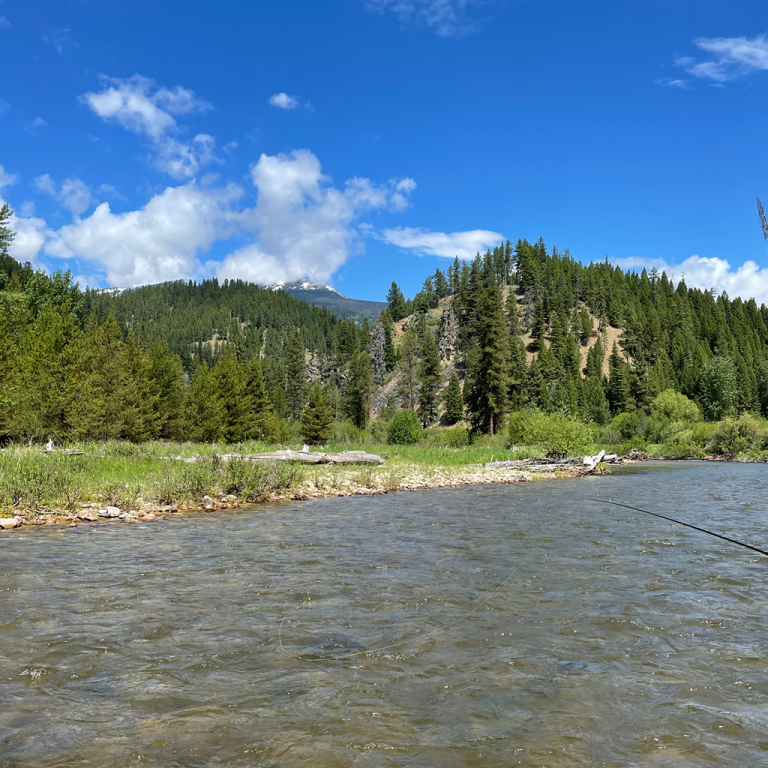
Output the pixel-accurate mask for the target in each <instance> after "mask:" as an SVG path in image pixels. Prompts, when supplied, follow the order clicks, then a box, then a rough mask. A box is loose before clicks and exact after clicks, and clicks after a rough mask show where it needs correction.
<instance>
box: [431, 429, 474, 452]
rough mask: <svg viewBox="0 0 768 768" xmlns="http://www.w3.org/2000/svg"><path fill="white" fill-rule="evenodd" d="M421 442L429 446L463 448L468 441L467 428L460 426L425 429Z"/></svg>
mask: <svg viewBox="0 0 768 768" xmlns="http://www.w3.org/2000/svg"><path fill="white" fill-rule="evenodd" d="M422 442H423V443H424V445H426V446H429V447H430V448H464V447H466V446H468V445H469V442H470V441H469V430H467V429H463V428H462V427H456V428H454V429H442V428H440V427H435V428H434V429H425V430H424V434H423V436H422Z"/></svg>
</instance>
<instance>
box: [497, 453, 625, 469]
mask: <svg viewBox="0 0 768 768" xmlns="http://www.w3.org/2000/svg"><path fill="white" fill-rule="evenodd" d="M617 458H618V456H617V455H616V454H615V453H613V454H610V455H607V456H606V454H605V451H601V452H600V453H599V454H598V455H597V456H584V457H583V458H581V457H574V456H571V457H568V458H565V459H548V458H546V457H544V458H539V459H518V460H517V461H492V462H490V463H489V464H486V465H485V466H486V467H490V468H499V469H501V468H508V469H520V470H523V471H525V472H552V471H554V470H557V469H574V468H579V469H581V470H582V473H583V474H589V473H591V472H594V471H595V469H596V468H597V465H598V464H599V463H600V462H604V463H606V464H611V463H613V462H614V461H616V459H617Z"/></svg>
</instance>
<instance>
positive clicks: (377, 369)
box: [365, 323, 387, 384]
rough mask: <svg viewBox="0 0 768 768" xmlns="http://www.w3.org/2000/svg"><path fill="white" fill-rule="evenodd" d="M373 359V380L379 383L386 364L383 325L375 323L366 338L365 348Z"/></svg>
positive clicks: (385, 371)
mask: <svg viewBox="0 0 768 768" xmlns="http://www.w3.org/2000/svg"><path fill="white" fill-rule="evenodd" d="M365 351H366V352H367V353H368V354H369V355H370V357H371V360H372V361H373V380H374V382H375V383H376V384H381V382H382V381H384V377H385V376H386V375H387V366H386V358H385V350H384V326H383V325H382V324H381V323H376V325H374V326H373V330H372V331H371V335H370V338H369V339H368V346H367V347H366V350H365Z"/></svg>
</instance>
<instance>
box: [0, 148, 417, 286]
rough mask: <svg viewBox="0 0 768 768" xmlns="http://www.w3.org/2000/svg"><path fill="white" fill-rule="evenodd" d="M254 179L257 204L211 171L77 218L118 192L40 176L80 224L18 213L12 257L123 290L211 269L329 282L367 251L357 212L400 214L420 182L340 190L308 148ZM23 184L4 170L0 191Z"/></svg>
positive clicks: (264, 279) (39, 182) (227, 274)
mask: <svg viewBox="0 0 768 768" xmlns="http://www.w3.org/2000/svg"><path fill="white" fill-rule="evenodd" d="M251 177H252V181H253V184H254V187H255V190H256V199H255V204H254V205H253V207H246V208H243V207H242V205H237V204H238V202H239V201H240V200H241V198H242V197H243V195H244V191H243V189H241V188H240V187H239V186H237V185H234V184H230V185H228V186H226V187H222V186H218V187H217V186H213V185H214V184H216V182H217V177H216V176H215V175H213V174H207V175H206V176H205V177H204V182H205V183H202V181H201V183H199V184H198V183H196V182H190V183H188V184H185V185H182V186H178V187H168V188H167V189H165V191H164V192H162V193H160V194H158V195H156V196H155V197H153V198H152V199H151V200H150V201H149V202H148V203H147V204H146V205H145V206H143V207H142V208H140V209H138V210H133V211H127V212H124V213H115V212H113V211H112V210H111V208H110V205H109V204H108V203H101V204H100V205H98V206H97V207H96V209H95V210H94V211H93V212H92V213H91V214H90V215H89V216H87V217H85V218H80V215H81V214H83V213H84V212H85V211H86V210H87V208H88V207H89V206H90V205H92V204H94V203H96V202H97V198H98V196H100V195H103V194H110V195H113V196H114V195H116V194H117V193H116V191H115V190H114V188H112V187H109V186H108V185H102V186H101V187H100V188H99V189H98V191H97V192H94V191H93V190H92V189H91V187H89V186H88V185H87V184H85V183H84V182H82V181H81V180H80V179H75V178H73V179H65V180H64V181H63V182H60V183H59V182H57V181H56V180H54V179H53V178H51V176H50V175H49V174H44V175H42V176H38V177H37V178H36V179H35V182H34V183H35V186H36V188H37V189H38V190H39V191H41V192H44V193H45V194H48V195H51V196H52V197H54V198H55V199H57V200H59V201H60V202H61V203H62V204H63V205H66V206H67V207H68V208H69V209H70V210H71V211H72V213H73V215H74V220H73V222H72V223H71V224H68V225H65V226H63V227H61V228H60V229H58V230H55V231H53V230H51V229H50V228H48V227H47V226H46V223H45V221H43V220H42V219H36V218H33V217H32V216H31V215H30V216H28V217H25V218H23V219H22V218H18V219H15V220H14V228H15V229H16V230H17V231H18V232H19V236H18V237H17V240H16V242H15V243H14V255H16V257H17V258H19V257H24V258H29V259H34V258H35V257H36V256H37V255H38V252H40V251H41V250H42V252H43V253H44V254H45V255H46V256H48V257H49V258H54V259H61V260H74V259H77V260H80V262H81V264H80V265H78V266H77V270H79V271H82V273H83V274H104V275H105V280H106V283H107V284H108V285H110V286H119V287H130V286H135V285H142V284H147V283H156V282H161V281H165V280H176V279H180V278H190V277H202V276H203V275H210V274H217V275H218V276H219V277H221V278H242V279H244V280H250V281H253V282H257V283H261V284H265V283H272V282H276V281H278V280H295V279H298V278H301V277H310V278H312V279H314V280H318V281H321V282H326V281H327V280H328V279H329V278H330V277H331V275H332V274H333V273H334V272H335V271H336V270H337V269H338V268H339V267H340V266H341V265H342V264H344V263H345V262H346V260H347V259H348V258H349V256H350V255H352V254H353V253H359V252H361V251H362V241H363V238H364V237H365V236H366V235H367V234H368V232H369V231H370V227H369V226H368V228H366V225H365V224H364V223H361V222H360V217H361V216H363V215H364V214H366V213H370V212H371V211H382V210H390V211H396V210H401V209H402V207H403V205H404V204H406V205H407V204H408V196H409V195H410V194H411V192H412V191H413V190H414V189H415V188H416V182H415V181H414V180H413V179H410V178H394V179H390V180H389V181H387V182H385V183H383V184H376V183H374V182H372V181H371V180H370V179H366V178H359V177H355V178H352V179H349V180H348V181H347V182H346V183H345V184H344V185H342V186H340V187H337V186H335V185H334V184H333V182H332V180H331V179H330V178H329V177H328V176H326V175H325V174H323V173H322V169H321V166H320V161H319V160H318V158H317V157H316V156H315V155H314V154H312V152H310V151H309V150H298V151H295V152H292V153H290V154H288V155H282V154H281V155H275V156H269V155H266V154H264V155H262V156H261V157H260V158H259V160H258V162H257V163H255V164H254V165H253V166H252V168H251ZM17 181H18V178H17V177H15V176H12V175H11V174H8V173H6V172H5V171H4V169H3V168H2V166H0V187H2V186H3V185H8V184H11V183H15V182H17ZM25 212H26V213H28V214H32V212H33V209H32V208H31V207H30V208H29V209H28V210H26V211H25ZM235 235H237V236H238V237H240V238H241V242H243V241H244V244H242V245H241V246H240V247H238V248H237V249H235V250H233V251H232V252H231V253H230V254H229V256H227V257H226V258H225V259H224V260H223V261H208V262H207V263H206V264H205V265H204V266H203V265H202V264H201V262H200V257H201V256H202V255H203V254H206V253H207V252H208V251H209V250H210V249H211V246H212V245H213V244H214V243H216V242H218V241H221V240H225V239H227V238H230V237H232V236H235ZM83 262H89V265H86V266H83ZM83 270H84V271H83ZM88 281H89V283H91V284H93V281H92V278H88Z"/></svg>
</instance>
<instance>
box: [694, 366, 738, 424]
mask: <svg viewBox="0 0 768 768" xmlns="http://www.w3.org/2000/svg"><path fill="white" fill-rule="evenodd" d="M701 401H702V404H703V405H704V413H705V414H706V417H707V420H708V421H719V420H720V419H722V418H723V416H730V415H732V414H733V413H734V412H735V410H736V406H737V404H738V401H739V390H738V383H737V380H736V368H735V366H734V364H733V360H731V358H730V357H723V356H722V355H716V356H715V357H713V358H712V359H711V360H708V361H707V363H706V365H705V366H704V370H703V371H702V375H701Z"/></svg>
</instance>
